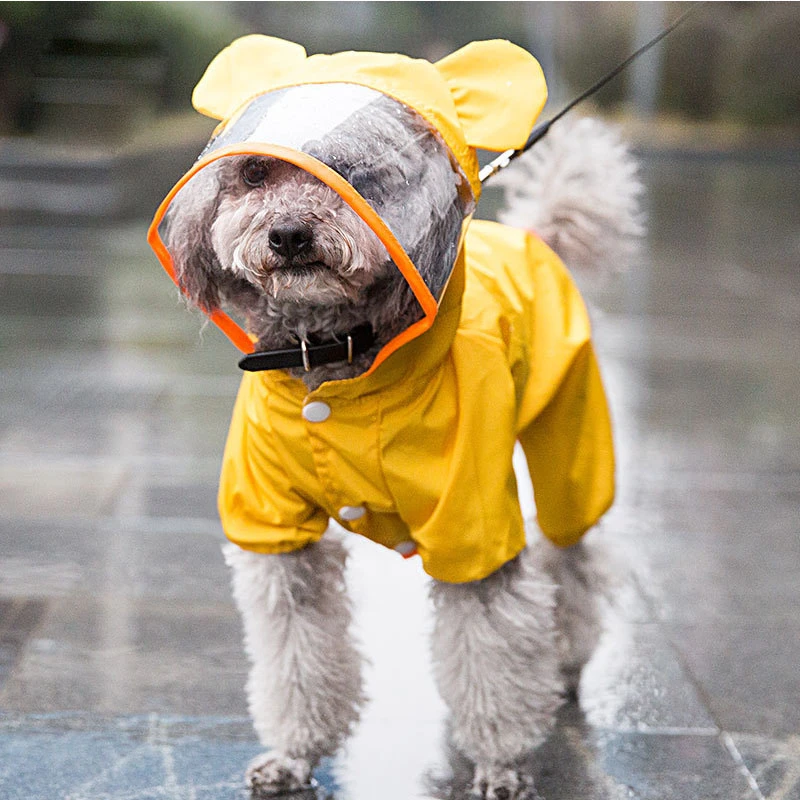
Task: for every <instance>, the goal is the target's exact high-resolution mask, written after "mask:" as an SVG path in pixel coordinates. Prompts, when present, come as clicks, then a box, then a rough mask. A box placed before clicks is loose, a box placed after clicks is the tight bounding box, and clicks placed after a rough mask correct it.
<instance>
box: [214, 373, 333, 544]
mask: <svg viewBox="0 0 800 800" xmlns="http://www.w3.org/2000/svg"><path fill="white" fill-rule="evenodd" d="M289 463H290V459H289V458H284V457H282V455H281V448H280V440H279V439H278V437H277V436H275V435H274V433H273V431H272V430H271V428H270V425H269V422H268V418H267V415H266V402H265V398H264V396H263V390H261V387H260V386H259V384H258V379H257V378H253V377H252V376H249V375H248V376H245V378H244V379H243V381H242V385H241V388H240V390H239V395H238V397H237V400H236V406H235V408H234V411H233V418H232V420H231V426H230V430H229V432H228V441H227V443H226V445H225V454H224V456H223V463H222V473H221V477H220V485H219V497H218V506H219V514H220V519H221V521H222V527H223V530H224V531H225V535H226V536H227V537H228V539H230V540H231V541H232V542H234V543H235V544H237V545H239V546H240V547H242V548H243V549H245V550H253V551H255V552H259V553H286V552H290V551H292V550H299V549H300V548H302V547H305V546H306V545H307V544H310V543H311V542H315V541H317V540H319V539H320V538H321V537H322V535H323V534H324V533H325V530H326V528H327V526H328V521H329V517H328V515H327V513H325V511H323V510H322V509H321V508H319V507H317V506H316V505H315V504H314V503H313V502H311V501H310V500H309V499H308V498H306V497H305V496H303V494H302V493H301V492H300V491H299V490H298V488H297V484H298V481H297V480H296V477H295V476H293V475H292V474H291V472H290V470H289V466H288V465H289Z"/></svg>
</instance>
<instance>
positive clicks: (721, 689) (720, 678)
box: [665, 616, 800, 737]
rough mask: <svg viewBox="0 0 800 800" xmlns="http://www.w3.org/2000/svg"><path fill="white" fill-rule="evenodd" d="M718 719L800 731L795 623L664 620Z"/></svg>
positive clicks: (736, 725) (774, 732) (799, 648)
mask: <svg viewBox="0 0 800 800" xmlns="http://www.w3.org/2000/svg"><path fill="white" fill-rule="evenodd" d="M665 627H666V629H667V630H668V632H669V635H670V638H671V639H672V641H673V643H674V645H675V647H676V648H677V649H678V651H679V652H680V654H681V657H682V658H683V660H684V663H685V664H686V667H687V670H688V671H689V672H690V674H691V675H692V676H693V679H694V680H695V681H696V682H697V684H698V686H699V687H700V691H701V692H702V695H703V697H704V699H705V702H706V704H707V705H708V707H709V708H710V710H711V712H712V715H713V717H714V719H715V720H716V721H717V724H718V725H720V727H722V728H723V729H725V730H728V731H737V732H742V733H754V734H762V735H765V736H772V737H779V736H791V735H793V734H796V733H797V732H798V731H800V669H798V664H800V623H798V621H797V620H795V621H790V620H788V619H783V620H780V619H779V620H773V619H770V618H768V617H766V616H765V617H764V618H763V619H761V620H752V621H749V622H731V621H729V620H724V619H723V620H713V619H708V620H703V621H702V622H701V623H698V624H694V625H690V624H679V623H669V624H666V626H665Z"/></svg>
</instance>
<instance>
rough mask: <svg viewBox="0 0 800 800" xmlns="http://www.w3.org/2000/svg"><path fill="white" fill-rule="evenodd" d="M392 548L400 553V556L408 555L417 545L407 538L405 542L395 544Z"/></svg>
mask: <svg viewBox="0 0 800 800" xmlns="http://www.w3.org/2000/svg"><path fill="white" fill-rule="evenodd" d="M394 549H395V551H396V552H398V553H400V555H401V556H408V555H411V553H413V552H414V551H415V550H416V549H417V545H416V544H415V543H414V542H412V541H411V539H409V540H408V541H407V542H400V544H396V545H395V546H394Z"/></svg>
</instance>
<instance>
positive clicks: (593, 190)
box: [498, 118, 644, 271]
mask: <svg viewBox="0 0 800 800" xmlns="http://www.w3.org/2000/svg"><path fill="white" fill-rule="evenodd" d="M637 172H638V167H637V163H636V161H635V160H634V158H633V157H632V156H631V154H630V151H629V149H628V147H627V145H626V144H625V142H624V141H623V139H622V137H621V136H620V134H619V132H618V131H617V130H616V129H615V128H613V127H612V126H610V125H608V124H606V123H604V122H601V121H600V120H596V119H590V118H585V119H579V120H577V121H573V120H569V119H564V120H559V121H558V122H557V123H555V124H554V125H553V127H552V128H551V129H550V132H549V133H548V134H547V136H546V137H545V138H544V139H542V140H541V141H540V142H539V143H538V144H536V145H535V146H534V147H532V148H531V149H530V150H529V151H528V152H527V153H525V154H524V155H523V156H520V157H519V158H518V159H517V160H516V162H515V163H514V166H513V167H512V168H510V169H508V170H506V172H504V173H500V175H499V176H498V183H499V184H500V185H502V186H503V187H504V189H505V192H506V196H505V200H506V207H505V208H504V209H503V210H502V211H501V212H500V213H499V214H498V218H499V220H500V221H501V222H504V223H506V224H507V225H514V226H516V227H518V228H525V229H527V230H532V231H534V232H535V233H536V234H537V235H538V236H540V237H541V238H542V239H543V240H544V241H545V242H547V244H548V245H549V246H550V247H551V248H552V249H553V250H555V251H556V253H558V255H559V256H560V257H561V258H562V260H563V261H564V263H565V264H566V265H567V266H568V267H570V268H571V269H591V270H595V271H619V270H622V269H625V268H626V267H628V266H630V265H631V262H632V260H634V258H635V256H636V252H637V249H638V243H639V239H640V237H641V236H642V234H643V233H644V219H643V217H642V214H641V211H640V207H639V199H640V196H641V194H642V192H643V188H642V184H641V182H640V181H639V178H638V175H637Z"/></svg>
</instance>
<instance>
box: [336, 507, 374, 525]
mask: <svg viewBox="0 0 800 800" xmlns="http://www.w3.org/2000/svg"><path fill="white" fill-rule="evenodd" d="M366 513H367V509H366V508H364V506H342V507H341V508H340V509H339V519H343V520H345V522H352V521H353V520H355V519H361V517H363V516H364V514H366Z"/></svg>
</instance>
